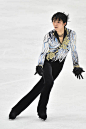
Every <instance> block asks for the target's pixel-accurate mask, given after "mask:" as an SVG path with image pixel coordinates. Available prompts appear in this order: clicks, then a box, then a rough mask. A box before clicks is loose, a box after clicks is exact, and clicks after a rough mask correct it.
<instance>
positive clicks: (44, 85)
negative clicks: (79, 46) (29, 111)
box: [12, 58, 66, 115]
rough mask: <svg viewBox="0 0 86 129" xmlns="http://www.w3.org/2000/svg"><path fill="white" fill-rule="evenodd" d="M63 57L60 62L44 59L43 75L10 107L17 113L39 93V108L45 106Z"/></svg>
mask: <svg viewBox="0 0 86 129" xmlns="http://www.w3.org/2000/svg"><path fill="white" fill-rule="evenodd" d="M65 59H66V58H65ZM65 59H64V60H63V61H62V62H59V60H57V61H55V62H51V61H47V60H45V62H44V67H43V69H44V77H42V78H41V79H40V80H39V82H38V83H37V84H36V85H35V86H34V87H33V88H32V90H31V91H30V92H29V93H28V94H26V95H25V96H24V97H23V98H22V99H21V100H20V101H19V102H18V103H17V104H16V105H15V106H14V107H13V108H12V110H13V111H15V112H17V115H18V114H20V113H21V112H22V111H23V110H25V109H26V108H27V107H28V106H29V105H30V104H31V103H32V102H33V100H34V99H35V98H36V97H37V96H38V95H39V94H40V100H39V104H38V105H40V107H41V108H42V107H46V106H47V103H48V100H49V95H50V91H51V89H52V87H53V84H54V80H55V79H56V78H57V76H58V75H59V73H60V72H61V70H62V68H63V64H64V62H65Z"/></svg>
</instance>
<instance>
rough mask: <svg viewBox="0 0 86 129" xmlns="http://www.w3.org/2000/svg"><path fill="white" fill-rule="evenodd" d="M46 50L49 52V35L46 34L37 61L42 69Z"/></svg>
mask: <svg viewBox="0 0 86 129" xmlns="http://www.w3.org/2000/svg"><path fill="white" fill-rule="evenodd" d="M48 50H49V35H48V34H46V35H45V36H44V40H43V45H42V51H41V54H40V56H39V59H38V65H41V66H42V67H43V65H44V60H45V56H46V53H47V52H48Z"/></svg>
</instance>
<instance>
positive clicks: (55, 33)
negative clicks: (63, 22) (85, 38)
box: [53, 28, 67, 40]
mask: <svg viewBox="0 0 86 129" xmlns="http://www.w3.org/2000/svg"><path fill="white" fill-rule="evenodd" d="M53 35H55V37H56V38H57V39H58V40H59V36H58V33H57V31H56V30H54V32H53ZM66 35H67V31H66V28H64V37H63V40H64V38H65V37H66Z"/></svg>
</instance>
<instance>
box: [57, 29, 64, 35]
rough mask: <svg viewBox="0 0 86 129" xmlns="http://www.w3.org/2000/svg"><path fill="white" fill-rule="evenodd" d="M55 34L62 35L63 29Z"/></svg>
mask: <svg viewBox="0 0 86 129" xmlns="http://www.w3.org/2000/svg"><path fill="white" fill-rule="evenodd" d="M57 34H58V35H59V36H60V35H62V34H64V28H63V29H62V30H60V31H57Z"/></svg>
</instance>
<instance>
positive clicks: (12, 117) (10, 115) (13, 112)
mask: <svg viewBox="0 0 86 129" xmlns="http://www.w3.org/2000/svg"><path fill="white" fill-rule="evenodd" d="M17 115H18V114H17V112H16V111H14V110H13V109H12V110H11V112H10V114H9V119H12V120H13V119H15V118H16V117H17Z"/></svg>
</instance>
